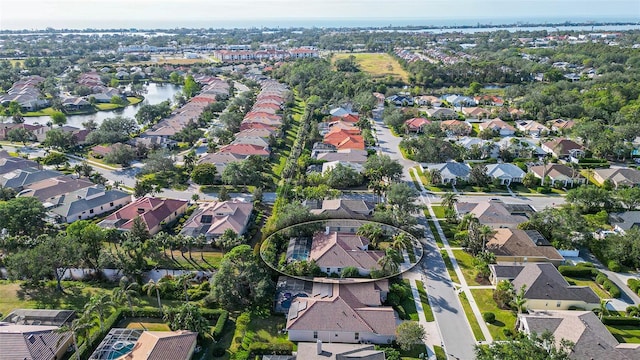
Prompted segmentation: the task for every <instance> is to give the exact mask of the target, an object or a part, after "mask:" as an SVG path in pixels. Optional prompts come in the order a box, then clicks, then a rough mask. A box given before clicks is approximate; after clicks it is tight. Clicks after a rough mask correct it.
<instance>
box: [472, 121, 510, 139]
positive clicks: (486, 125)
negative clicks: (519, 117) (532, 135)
mask: <svg viewBox="0 0 640 360" xmlns="http://www.w3.org/2000/svg"><path fill="white" fill-rule="evenodd" d="M478 127H479V128H480V131H483V130H486V129H490V130H493V131H495V132H497V133H498V135H500V136H511V135H513V134H514V133H515V132H516V128H514V127H513V126H511V125H509V124H508V123H506V122H505V121H503V120H502V119H499V118H495V119H493V120H489V121H485V122H482V123H480V124H479V125H478Z"/></svg>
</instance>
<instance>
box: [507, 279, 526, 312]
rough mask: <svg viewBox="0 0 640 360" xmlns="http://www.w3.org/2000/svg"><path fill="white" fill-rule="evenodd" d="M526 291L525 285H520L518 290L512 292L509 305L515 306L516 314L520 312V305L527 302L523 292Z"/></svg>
mask: <svg viewBox="0 0 640 360" xmlns="http://www.w3.org/2000/svg"><path fill="white" fill-rule="evenodd" d="M526 291H527V287H526V285H522V287H521V288H520V290H519V291H518V292H517V293H516V294H514V296H513V300H512V301H511V305H512V306H514V307H515V308H516V310H517V311H518V314H521V313H522V307H523V306H524V304H526V303H527V299H525V297H524V294H525V292H526Z"/></svg>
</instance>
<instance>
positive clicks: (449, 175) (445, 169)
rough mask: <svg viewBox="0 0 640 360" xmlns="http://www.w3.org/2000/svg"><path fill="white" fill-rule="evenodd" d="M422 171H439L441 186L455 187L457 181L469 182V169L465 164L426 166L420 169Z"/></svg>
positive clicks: (447, 163) (451, 163)
mask: <svg viewBox="0 0 640 360" xmlns="http://www.w3.org/2000/svg"><path fill="white" fill-rule="evenodd" d="M421 167H422V165H421ZM422 171H423V172H424V171H430V172H432V171H439V172H440V177H441V178H442V183H443V184H452V185H455V184H456V183H457V181H458V180H463V181H468V180H469V173H470V172H471V168H470V167H469V165H467V164H465V163H459V162H455V161H448V162H445V163H440V164H427V165H425V166H424V167H422Z"/></svg>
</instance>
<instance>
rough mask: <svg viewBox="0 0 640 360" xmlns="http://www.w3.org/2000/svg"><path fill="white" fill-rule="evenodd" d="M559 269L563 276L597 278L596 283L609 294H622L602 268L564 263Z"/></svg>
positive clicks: (615, 296) (617, 295) (612, 295)
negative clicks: (601, 270)
mask: <svg viewBox="0 0 640 360" xmlns="http://www.w3.org/2000/svg"><path fill="white" fill-rule="evenodd" d="M558 271H559V272H560V274H562V275H563V276H568V277H577V278H591V279H593V278H595V281H596V283H598V284H600V285H602V287H603V288H604V289H605V290H607V291H608V292H609V295H611V297H613V298H619V297H620V296H621V295H622V291H621V290H620V288H619V287H618V286H617V285H616V284H615V283H614V282H613V281H611V280H609V278H608V277H607V275H605V274H604V273H602V272H600V270H598V269H595V268H591V267H587V266H570V265H562V266H559V267H558Z"/></svg>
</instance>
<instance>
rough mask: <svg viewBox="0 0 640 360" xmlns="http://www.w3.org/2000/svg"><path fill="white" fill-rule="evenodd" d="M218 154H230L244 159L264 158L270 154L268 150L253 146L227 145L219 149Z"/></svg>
mask: <svg viewBox="0 0 640 360" xmlns="http://www.w3.org/2000/svg"><path fill="white" fill-rule="evenodd" d="M218 153H230V154H233V155H240V156H244V157H247V156H250V155H256V156H260V157H265V158H266V157H269V155H270V154H271V152H269V149H268V148H266V147H262V146H258V145H253V144H229V145H226V146H223V147H221V148H220V150H218Z"/></svg>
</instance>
